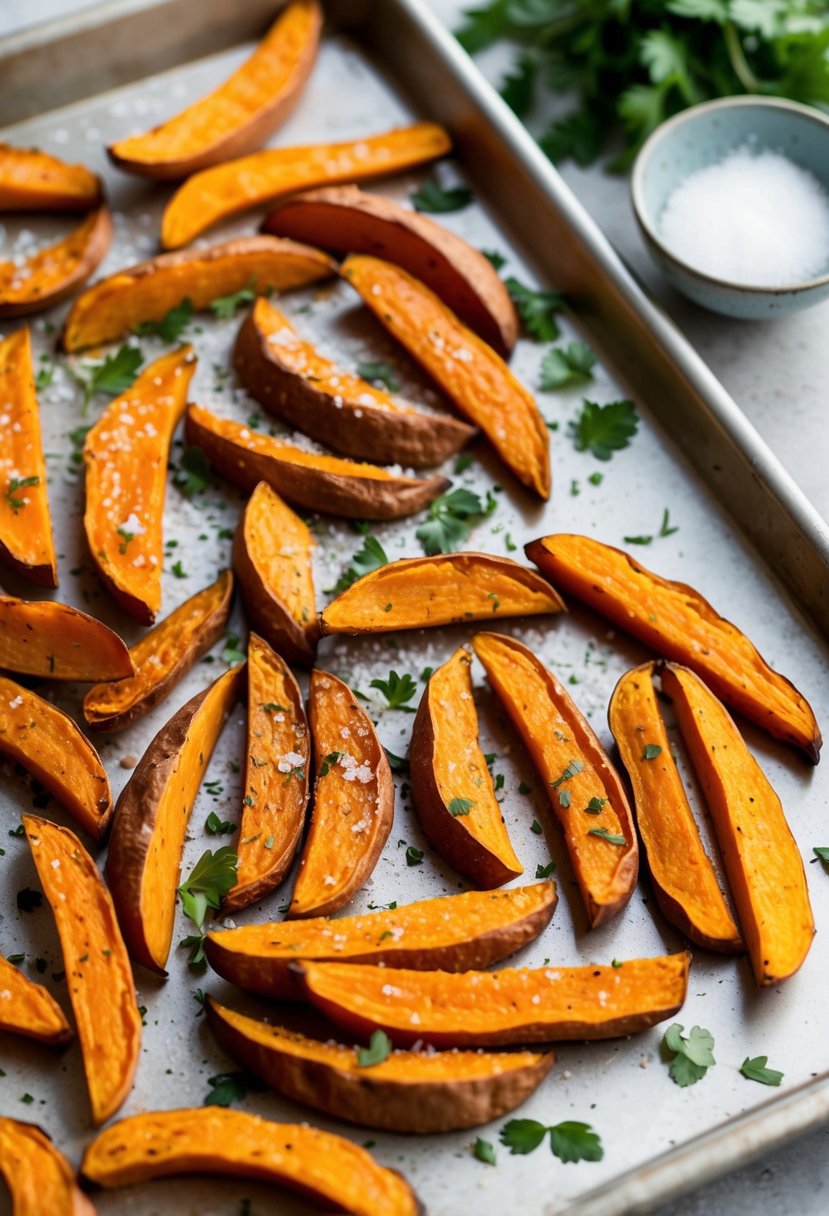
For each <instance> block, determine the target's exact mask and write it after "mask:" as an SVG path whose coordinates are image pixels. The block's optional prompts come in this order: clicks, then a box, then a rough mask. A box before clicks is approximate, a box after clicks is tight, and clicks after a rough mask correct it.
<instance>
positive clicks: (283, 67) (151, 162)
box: [107, 0, 322, 180]
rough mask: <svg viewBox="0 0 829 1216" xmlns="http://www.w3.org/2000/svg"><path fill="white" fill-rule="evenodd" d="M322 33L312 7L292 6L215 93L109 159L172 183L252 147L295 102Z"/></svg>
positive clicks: (304, 2) (298, 0) (307, 0)
mask: <svg viewBox="0 0 829 1216" xmlns="http://www.w3.org/2000/svg"><path fill="white" fill-rule="evenodd" d="M321 28H322V11H321V9H320V6H319V4H318V3H317V0H293V3H291V4H289V5H288V6H287V7H286V8H285V9H284V10H283V11H282V12H281V13H280V15H279V16H278V17H277V19H276V21H275V22H274V23H273V25H272V26H271V28H270V30H269V31H268V33H267V34H266V35H265V37H264V38H263V39H262V41H261V42H260V43H259V45H258V46H257V48H256V50H255V51H254V52H253V54H252V55H251V56H250V57H249V58H248V59H246V60H245V62H244V63H243V64H242V65H241V67H239V68H237V70H236V71H235V72H234V73H233V75H232V76H230V77H229V78H228V79H227V80H225V81H224V82H223V83H222V84H221V85H219V87H218V88H217V89H214V90H213V92H212V93H210V94H208V96H207V97H203V98H201V99H200V100H199V101H197V102H195V103H194V104H193V105H191V106H188V107H187V109H186V110H182V112H181V113H180V114H176V115H175V117H173V118H169V119H168V120H167V121H166V122H163V123H161V124H160V125H159V126H157V127H154V128H153V129H152V130H151V131H145V132H143V133H142V134H140V135H131V136H129V137H128V138H127V139H122V140H119V141H118V142H117V143H114V144H110V146H109V147H108V148H107V151H108V153H109V155H110V158H111V159H112V160H113V161H114V162H115V164H116V165H118V167H119V168H121V169H125V170H126V171H127V172H128V173H138V174H140V175H141V176H142V177H153V178H157V179H162V180H170V179H173V180H175V179H177V178H182V177H189V175H190V174H191V173H196V172H197V171H198V170H199V169H206V168H207V166H208V165H215V164H218V163H220V162H221V161H225V160H229V159H230V158H231V157H232V156H241V155H242V154H243V153H245V152H249V151H250V150H251V149H252V148H256V147H258V146H259V145H260V144H262V143H264V142H265V140H266V139H267V138H268V136H269V135H270V134H272V132H274V131H275V130H276V129H277V127H278V126H280V125H281V123H282V122H284V120H285V119H286V118H287V117H288V115H289V114H290V112H291V110H292V109H293V108H294V106H295V105H296V103H297V101H298V100H299V96H300V94H301V92H302V88H303V86H304V84H305V81H306V80H307V79H308V76H309V74H310V72H311V68H312V67H313V66H314V60H315V59H316V55H317V45H318V43H319V36H320V30H321Z"/></svg>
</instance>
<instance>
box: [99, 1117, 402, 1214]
mask: <svg viewBox="0 0 829 1216" xmlns="http://www.w3.org/2000/svg"><path fill="white" fill-rule="evenodd" d="M81 1172H82V1173H83V1175H84V1177H85V1178H88V1179H89V1181H90V1182H94V1183H96V1184H97V1185H98V1186H103V1187H107V1188H108V1189H109V1188H112V1187H119V1186H129V1185H130V1183H133V1182H146V1181H147V1180H148V1179H151V1178H169V1177H170V1176H171V1175H175V1174H221V1175H225V1176H227V1177H230V1178H252V1179H255V1180H257V1181H259V1182H273V1183H276V1184H277V1185H279V1186H285V1187H288V1188H289V1189H291V1190H295V1191H300V1192H301V1193H302V1194H303V1195H307V1196H309V1197H310V1198H312V1199H315V1200H317V1201H318V1202H319V1203H320V1204H322V1205H323V1206H324V1207H329V1208H335V1209H336V1210H337V1211H341V1212H350V1213H352V1216H423V1208H422V1207H421V1206H420V1204H419V1202H418V1200H417V1197H416V1196H415V1194H414V1192H413V1191H412V1189H411V1188H410V1186H409V1184H408V1183H407V1182H406V1181H405V1180H404V1179H403V1178H401V1176H400V1175H399V1174H397V1173H395V1171H394V1170H389V1169H385V1168H384V1167H383V1166H380V1165H377V1164H376V1163H375V1162H374V1161H373V1160H372V1158H371V1157H370V1156H369V1154H368V1153H367V1152H366V1150H365V1149H363V1148H359V1147H358V1146H357V1145H356V1144H352V1143H351V1141H350V1140H345V1139H343V1137H342V1136H334V1135H332V1134H331V1133H330V1132H322V1131H319V1130H318V1129H317V1128H315V1127H309V1126H308V1124H307V1123H271V1122H270V1121H269V1120H267V1119H260V1118H259V1116H258V1115H247V1114H244V1113H243V1112H242V1111H238V1110H224V1109H222V1108H221V1107H219V1106H197V1107H195V1108H192V1109H189V1110H165V1111H156V1112H155V1113H153V1114H144V1115H133V1116H131V1117H130V1118H128V1119H119V1121H118V1122H117V1123H114V1124H113V1125H112V1127H108V1128H107V1129H106V1130H105V1131H103V1132H101V1133H100V1135H99V1136H98V1137H97V1138H96V1139H95V1140H93V1141H92V1143H91V1144H90V1145H89V1147H88V1148H87V1150H86V1153H85V1154H84V1159H83V1163H82V1165H81Z"/></svg>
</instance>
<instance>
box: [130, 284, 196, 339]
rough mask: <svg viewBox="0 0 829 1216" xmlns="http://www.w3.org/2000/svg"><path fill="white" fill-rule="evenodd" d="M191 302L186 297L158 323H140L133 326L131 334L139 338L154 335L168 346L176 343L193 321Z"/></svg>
mask: <svg viewBox="0 0 829 1216" xmlns="http://www.w3.org/2000/svg"><path fill="white" fill-rule="evenodd" d="M193 312H194V309H193V302H192V300H190V299H188V298H187V296H185V297H184V299H183V300H182V301H181V302H180V303H179V304H175V305H174V306H173V307H172V308H171V309H170V310H169V312H166V313H165V314H164V316H163V317H162V318H161V320H159V321H141V322H140V323H139V324H138V325H136V326H135V328H134V330H133V333H136V334H138V335H139V337H142V338H143V337H145V336H146V335H154V336H155V337H157V338H160V339H161V341H162V342H164V343H166V344H167V345H168V346H172V344H173V343H174V342H178V340H179V338H180V337H181V335H182V334H183V333H184V331H185V329H187V326H188V325H189V324H190V322H191V321H192V320H193Z"/></svg>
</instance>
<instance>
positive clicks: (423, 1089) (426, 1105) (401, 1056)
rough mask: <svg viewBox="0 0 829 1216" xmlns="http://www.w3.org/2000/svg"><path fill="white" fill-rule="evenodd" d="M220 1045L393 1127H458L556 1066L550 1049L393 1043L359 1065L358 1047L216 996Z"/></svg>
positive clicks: (352, 1116) (287, 1085)
mask: <svg viewBox="0 0 829 1216" xmlns="http://www.w3.org/2000/svg"><path fill="white" fill-rule="evenodd" d="M207 1020H208V1022H209V1024H210V1029H211V1030H212V1031H213V1034H214V1035H215V1036H216V1038H217V1039H218V1041H219V1044H220V1046H221V1047H222V1048H223V1049H224V1050H225V1051H226V1052H227V1053H228V1055H230V1056H232V1058H233V1059H234V1060H238V1061H239V1063H240V1064H242V1065H243V1066H244V1067H245V1068H247V1069H250V1071H251V1072H253V1073H255V1074H256V1075H257V1076H260V1077H261V1078H262V1080H263V1081H266V1082H267V1084H268V1085H270V1086H271V1087H272V1088H273V1089H275V1090H276V1091H277V1092H278V1093H280V1094H283V1095H284V1096H285V1097H286V1098H292V1099H293V1100H294V1101H295V1102H302V1103H304V1104H305V1105H306V1106H313V1107H314V1108H315V1109H317V1110H322V1111H325V1113H326V1114H328V1115H333V1116H334V1117H335V1118H338V1119H345V1120H347V1121H348V1122H349V1123H361V1124H363V1125H364V1126H366V1127H376V1128H380V1129H381V1130H383V1131H390V1132H453V1131H457V1130H458V1129H459V1128H463V1127H478V1126H479V1125H480V1124H481V1123H489V1122H490V1121H491V1120H492V1119H497V1118H498V1117H499V1116H500V1115H505V1114H506V1113H507V1112H508V1111H511V1110H514V1109H515V1107H516V1106H520V1105H521V1103H522V1102H524V1101H526V1099H527V1098H529V1096H530V1094H532V1093H534V1091H535V1090H536V1089H537V1088H538V1086H539V1085H540V1084H541V1082H542V1081H543V1080H544V1078H545V1077H546V1076H547V1074H548V1072H549V1071H550V1069H551V1068H552V1066H553V1063H554V1061H555V1056H554V1055H553V1053H552V1052H550V1051H548V1052H544V1053H543V1054H541V1053H539V1052H534V1051H516V1052H506V1051H499V1052H493V1051H441V1052H433V1051H429V1052H420V1051H393V1052H392V1053H391V1055H389V1057H388V1058H387V1059H386V1060H383V1061H382V1063H380V1064H374V1065H372V1066H371V1067H361V1065H360V1062H359V1051H358V1049H357V1048H356V1047H353V1046H345V1045H343V1044H340V1043H332V1042H331V1039H330V1035H329V1034H328V1033H326V1032H325V1031H324V1030H322V1027H321V1028H320V1029H321V1033H322V1034H325V1038H326V1039H327V1041H323V1040H322V1039H321V1038H316V1039H314V1038H308V1036H307V1035H305V1034H300V1033H299V1032H298V1031H294V1030H290V1029H288V1028H286V1027H284V1026H278V1025H276V1026H274V1025H270V1024H269V1023H267V1022H259V1021H257V1020H256V1019H255V1018H248V1017H244V1016H243V1015H242V1014H240V1013H235V1012H234V1011H233V1010H232V1009H225V1008H224V1007H223V1006H222V1005H219V1004H218V1003H217V1002H216V1001H214V1000H212V999H211V998H210V997H208V999H207Z"/></svg>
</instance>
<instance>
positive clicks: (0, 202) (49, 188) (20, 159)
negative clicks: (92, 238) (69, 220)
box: [0, 144, 102, 211]
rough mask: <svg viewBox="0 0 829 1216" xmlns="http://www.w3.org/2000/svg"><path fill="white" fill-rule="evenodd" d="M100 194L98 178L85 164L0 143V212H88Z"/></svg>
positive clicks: (35, 150)
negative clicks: (69, 161) (70, 163)
mask: <svg viewBox="0 0 829 1216" xmlns="http://www.w3.org/2000/svg"><path fill="white" fill-rule="evenodd" d="M101 195H102V191H101V181H100V178H98V177H96V176H95V174H94V173H90V171H89V169H87V168H85V167H84V165H67V163H66V162H65V161H62V160H58V158H57V157H56V156H50V155H49V153H48V152H41V150H40V149H39V148H13V147H12V146H11V144H0V211H90V210H91V209H92V208H93V207H97V206H98V205H99V204H100V202H101Z"/></svg>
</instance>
